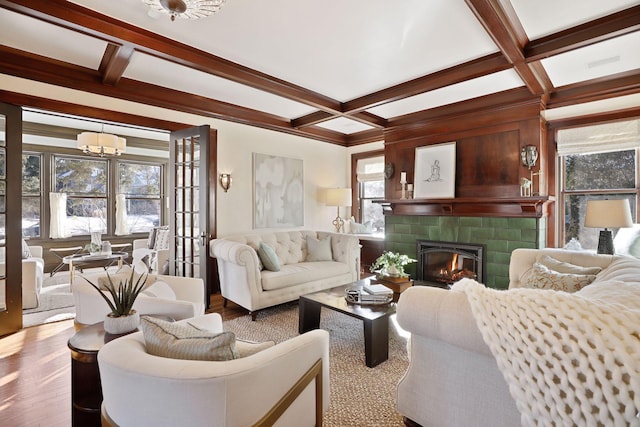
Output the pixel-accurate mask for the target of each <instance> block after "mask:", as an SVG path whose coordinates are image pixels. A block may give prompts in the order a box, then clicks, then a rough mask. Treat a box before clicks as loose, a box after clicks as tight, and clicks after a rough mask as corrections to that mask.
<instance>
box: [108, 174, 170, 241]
mask: <svg viewBox="0 0 640 427" xmlns="http://www.w3.org/2000/svg"><path fill="white" fill-rule="evenodd" d="M162 177H163V173H162V166H161V165H158V164H148V163H134V162H119V163H118V195H119V196H123V201H124V203H125V206H126V224H127V227H126V229H127V230H128V232H129V233H140V232H145V231H149V230H150V229H151V228H153V227H154V226H158V225H160V214H161V211H162V198H161V197H162ZM119 209H120V208H119V207H118V206H117V207H116V211H117V212H118V210H119ZM116 217H117V219H116V221H118V219H119V218H120V214H119V213H117V214H116ZM116 228H118V227H116ZM116 234H120V233H116ZM122 234H126V233H122Z"/></svg>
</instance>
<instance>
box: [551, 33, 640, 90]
mask: <svg viewBox="0 0 640 427" xmlns="http://www.w3.org/2000/svg"><path fill="white" fill-rule="evenodd" d="M542 65H543V66H544V68H545V70H546V71H547V74H548V75H549V78H551V81H552V82H553V84H554V86H556V87H557V86H564V85H568V84H571V83H576V82H581V81H585V80H590V79H595V78H598V77H602V76H607V75H610V74H614V73H620V72H624V71H629V70H635V69H638V68H640V32H635V33H631V34H628V35H626V36H621V37H616V38H614V39H611V40H607V41H604V42H602V43H597V44H594V45H591V46H587V47H583V48H581V49H576V50H573V51H570V52H567V53H563V54H561V55H556V56H552V57H550V58H546V59H543V60H542Z"/></svg>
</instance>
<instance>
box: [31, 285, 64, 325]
mask: <svg viewBox="0 0 640 427" xmlns="http://www.w3.org/2000/svg"><path fill="white" fill-rule="evenodd" d="M75 315H76V309H75V307H74V305H73V294H72V293H71V289H70V287H69V284H68V283H63V284H56V285H50V286H44V287H43V288H42V290H41V291H40V303H39V304H38V307H36V308H30V309H27V310H22V327H23V328H27V327H29V326H35V325H42V324H44V323H51V322H58V321H60V320H67V319H73V318H74V317H75Z"/></svg>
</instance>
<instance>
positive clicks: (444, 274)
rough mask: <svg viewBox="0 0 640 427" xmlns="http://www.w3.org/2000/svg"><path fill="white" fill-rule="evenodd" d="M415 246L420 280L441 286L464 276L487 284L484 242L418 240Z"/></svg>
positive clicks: (418, 278)
mask: <svg viewBox="0 0 640 427" xmlns="http://www.w3.org/2000/svg"><path fill="white" fill-rule="evenodd" d="M416 246H417V250H416V252H417V254H418V256H417V261H418V265H417V271H416V279H417V280H419V281H423V282H426V283H427V284H430V285H436V286H442V287H446V286H449V285H451V284H453V283H455V282H457V281H458V280H460V279H464V278H471V279H475V280H477V281H479V282H480V283H484V271H485V260H484V254H485V252H486V248H485V246H484V245H480V244H466V243H457V242H436V241H433V240H418V241H417V242H416Z"/></svg>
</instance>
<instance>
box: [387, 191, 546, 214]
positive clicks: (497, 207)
mask: <svg viewBox="0 0 640 427" xmlns="http://www.w3.org/2000/svg"><path fill="white" fill-rule="evenodd" d="M553 202H555V197H553V196H535V197H510V198H506V197H499V198H491V197H488V198H487V197H458V198H455V199H394V200H377V201H375V203H380V204H381V205H382V208H383V211H384V214H385V215H422V216H485V217H512V218H541V217H543V216H547V215H548V207H549V205H551V204H552V203H553Z"/></svg>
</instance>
